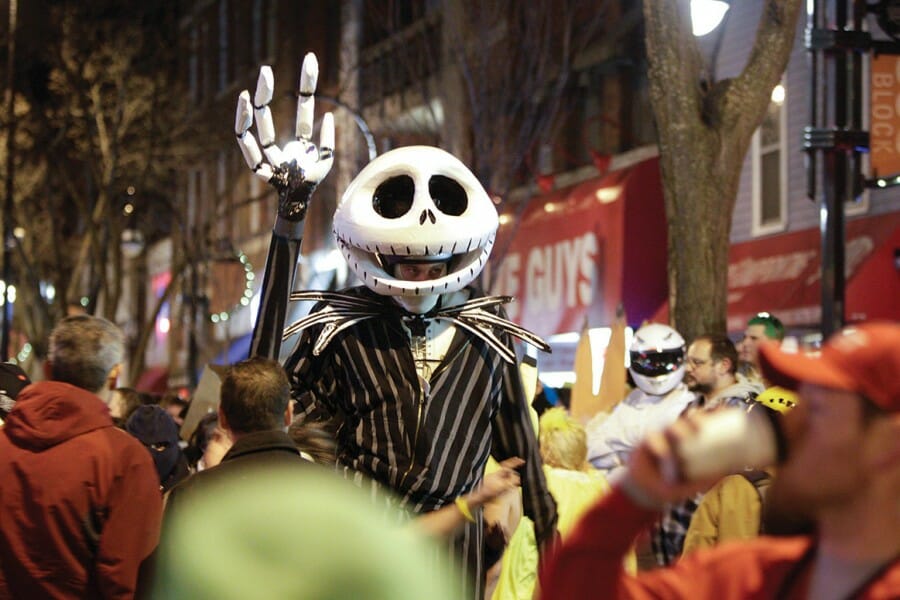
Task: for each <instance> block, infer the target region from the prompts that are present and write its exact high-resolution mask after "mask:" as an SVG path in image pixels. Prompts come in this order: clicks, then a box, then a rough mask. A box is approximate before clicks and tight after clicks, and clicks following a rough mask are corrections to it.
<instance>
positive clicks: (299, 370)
mask: <svg viewBox="0 0 900 600" xmlns="http://www.w3.org/2000/svg"><path fill="white" fill-rule="evenodd" d="M317 73H318V68H317V64H316V61H315V56H314V55H312V54H308V55H307V56H306V58H305V59H304V62H303V68H302V73H301V84H300V100H299V105H298V110H297V126H296V134H297V141H294V142H291V143H290V144H287V145H286V146H285V148H284V149H283V150H281V149H279V148H278V146H276V145H275V141H274V127H273V125H272V117H271V112H270V111H269V108H268V103H269V101H270V100H271V98H272V86H273V82H272V73H271V70H270V69H269V68H268V67H263V68H262V70H261V72H260V77H259V82H258V85H257V91H256V96H255V99H254V100H255V101H254V105H253V107H252V108H251V105H250V96H249V93H247V92H246V91H245V92H243V93H242V94H241V96H240V99H239V102H238V110H237V120H236V127H235V133H236V135H237V137H238V143H239V145H240V147H241V150H242V152H243V154H244V157H245V159H246V161H247V164H248V165H249V166H250V168H251V169H253V171H254V172H255V173H256V174H257V175H258V176H260V177H261V178H263V179H265V180H266V181H268V182H269V183H270V184H272V185H273V186H274V187H275V188H276V189H277V190H278V194H279V210H278V217H277V219H276V223H275V227H274V231H273V236H272V242H271V245H270V249H269V257H268V261H267V265H266V273H265V276H264V280H263V292H262V293H263V296H262V300H261V303H260V314H259V317H258V319H257V325H256V328H255V329H254V335H253V342H252V346H251V353H253V354H255V355H264V356H270V357H277V355H278V351H279V347H280V340H281V338H282V333H283V335H284V337H285V338H287V337H289V336H291V335H294V334H298V333H299V334H300V335H299V339H298V341H297V342H296V345H295V346H294V349H293V351H292V353H291V355H290V357H289V358H288V359H287V361H286V363H285V368H286V370H287V371H288V375H289V376H290V378H291V383H292V389H293V397H294V399H295V400H296V401H297V403H298V409H297V413H298V414H299V415H300V416H301V417H302V418H305V419H312V420H331V421H332V422H333V424H335V425H337V431H338V433H337V445H338V466H339V468H340V469H342V470H343V471H344V473H345V475H346V476H347V477H349V478H353V479H355V480H356V481H358V482H359V483H360V485H369V486H373V488H382V487H385V488H388V489H390V490H392V491H393V492H394V493H395V494H396V497H397V498H399V503H400V505H401V506H402V507H403V508H406V509H407V510H409V511H410V512H412V513H424V512H428V511H432V510H436V509H439V508H441V507H443V506H446V505H449V504H453V503H454V501H455V499H456V498H458V497H460V496H462V495H463V494H465V493H467V492H468V491H470V490H471V489H473V488H474V487H476V486H477V485H479V483H480V481H481V478H482V475H483V471H484V465H485V462H486V461H487V459H488V456H489V455H493V456H494V457H495V458H496V459H497V460H501V461H502V460H504V459H506V458H509V457H513V456H519V457H521V458H524V459H525V461H526V462H525V465H524V466H523V467H522V468H521V469H520V474H521V478H522V488H523V501H524V509H525V513H526V514H527V515H528V516H529V517H531V519H532V520H533V521H534V523H535V532H536V535H537V540H538V541H539V542H540V543H543V542H549V541H550V540H552V539H554V536H555V527H556V507H555V504H554V502H553V498H552V497H551V496H550V494H549V492H548V491H547V486H546V482H545V480H544V475H543V472H542V469H541V459H540V455H539V454H538V449H537V442H536V440H535V433H534V430H533V428H532V426H531V424H530V418H529V415H528V409H527V405H526V401H525V396H524V392H523V389H522V382H521V379H520V378H519V376H518V369H517V366H516V354H515V350H514V348H513V345H512V337H513V336H515V337H518V338H520V339H523V340H525V341H527V342H529V343H532V344H535V345H537V346H539V347H541V348H542V349H546V344H544V342H543V341H541V340H540V339H539V338H537V337H535V336H533V335H532V334H530V333H529V332H527V331H525V330H523V329H521V328H519V327H518V326H516V325H515V324H513V323H511V322H510V321H507V320H506V319H505V315H504V314H503V310H502V308H501V305H502V304H503V303H505V302H508V301H509V300H510V298H507V297H484V296H481V295H480V294H479V293H478V292H477V291H476V290H475V289H474V288H473V287H471V286H470V284H471V283H472V282H473V280H474V279H475V278H476V277H477V276H478V274H479V273H480V272H481V269H482V268H483V267H484V264H485V263H486V261H487V259H488V256H489V254H490V250H491V247H492V245H493V243H494V236H495V233H496V229H497V224H498V217H497V212H496V210H495V209H494V206H493V203H492V202H491V200H490V198H489V197H488V195H487V193H486V192H485V191H484V189H483V188H482V186H481V185H480V184H479V183H478V181H477V179H476V178H475V176H474V175H473V174H472V173H471V172H470V171H469V170H468V169H467V168H466V167H465V166H464V165H463V164H462V163H461V162H460V161H459V160H457V159H456V158H455V157H453V156H452V155H450V154H448V153H446V152H444V151H443V150H439V149H437V148H431V147H425V146H414V147H408V148H400V149H397V150H393V151H391V152H388V153H386V154H384V155H382V156H380V157H378V158H376V159H375V160H373V161H372V162H371V163H370V164H369V165H367V166H366V167H365V168H364V169H363V170H362V171H361V172H360V174H359V175H358V176H357V177H356V179H354V180H353V181H352V182H351V184H350V185H349V187H348V188H347V190H346V192H345V193H344V195H343V197H342V199H341V201H340V203H339V205H338V208H337V210H336V212H335V215H334V222H333V223H334V225H333V227H334V234H335V238H336V240H337V243H338V246H339V248H340V251H341V253H342V254H343V256H344V258H345V259H346V260H347V263H348V265H349V266H350V268H351V269H352V271H353V272H354V273H355V274H356V276H357V277H358V278H359V280H360V281H362V283H363V285H362V286H359V287H354V288H351V289H348V290H345V291H342V292H339V293H328V292H295V293H292V294H290V299H291V300H315V301H317V303H316V305H315V306H314V307H313V309H312V310H311V311H310V314H309V315H308V316H307V317H305V318H303V319H301V320H300V321H298V322H296V323H293V324H292V325H290V326H289V327H288V328H287V329H284V318H285V316H284V313H285V308H286V306H287V300H288V295H289V291H290V290H291V289H292V287H293V282H292V278H293V273H294V269H295V265H296V260H297V256H298V253H299V247H300V241H301V238H302V234H303V219H304V216H305V212H306V206H307V203H308V201H309V199H310V197H311V195H312V192H313V190H314V189H315V187H316V184H317V183H318V182H320V181H321V180H322V178H323V177H324V176H325V175H326V174H327V173H328V170H329V168H330V166H331V161H332V148H333V140H334V131H333V128H334V124H333V120H332V119H331V116H330V115H326V116H325V118H324V119H323V122H322V132H321V143H320V148H319V149H317V148H316V147H315V145H314V144H312V143H311V142H310V141H309V140H310V137H311V135H312V123H313V93H314V91H315V82H316V76H317ZM254 115H255V118H256V130H257V135H258V136H259V142H260V144H261V145H262V147H263V152H264V153H265V156H263V152H261V151H260V149H259V145H258V144H257V142H256V140H255V138H254V137H253V135H252V134H251V133H250V132H249V129H250V127H251V125H252V122H253V116H254ZM385 497H387V495H386V496H385ZM391 497H393V495H391ZM463 512H468V511H463ZM467 516H471V517H473V520H474V522H473V523H470V524H469V525H467V526H466V527H465V528H463V530H461V531H460V532H459V533H458V534H457V535H456V537H455V538H454V539H453V540H452V541H451V543H452V545H453V547H454V551H453V552H452V555H453V556H455V557H456V560H457V561H458V563H459V564H458V566H459V567H460V568H461V570H462V572H463V574H464V576H465V577H466V578H467V579H468V582H469V584H470V585H471V586H472V591H473V593H474V595H475V597H477V598H480V597H481V596H482V585H483V565H482V553H481V548H482V537H483V521H482V514H481V511H475V514H474V515H467Z"/></svg>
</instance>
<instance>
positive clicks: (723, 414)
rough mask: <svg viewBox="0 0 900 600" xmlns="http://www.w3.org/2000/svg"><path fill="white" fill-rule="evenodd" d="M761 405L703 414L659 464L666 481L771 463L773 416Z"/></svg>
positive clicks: (774, 454) (775, 449)
mask: <svg viewBox="0 0 900 600" xmlns="http://www.w3.org/2000/svg"><path fill="white" fill-rule="evenodd" d="M770 412H771V411H768V410H766V409H765V408H764V407H762V406H759V407H754V409H753V410H750V411H747V410H746V409H743V408H725V409H721V410H718V411H716V412H713V413H710V414H709V415H704V416H703V418H702V419H701V420H700V421H699V428H698V429H697V430H696V431H694V432H692V434H690V435H688V436H687V437H684V438H680V439H679V441H678V442H677V444H676V446H675V448H673V451H674V453H673V457H672V459H671V460H667V461H664V462H663V464H662V465H661V469H662V473H663V477H665V478H666V479H667V480H668V481H670V482H676V481H695V480H699V479H708V478H713V477H724V476H725V475H729V474H732V473H739V472H741V471H743V470H744V469H748V468H756V469H758V468H763V467H768V466H770V465H774V464H775V463H776V461H777V460H778V457H779V438H780V433H779V431H778V422H777V418H776V417H775V416H774V413H773V414H769V413H770Z"/></svg>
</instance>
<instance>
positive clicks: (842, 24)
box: [803, 0, 900, 338]
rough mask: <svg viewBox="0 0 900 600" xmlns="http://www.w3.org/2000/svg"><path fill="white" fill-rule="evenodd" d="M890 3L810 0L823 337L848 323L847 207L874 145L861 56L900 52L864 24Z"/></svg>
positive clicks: (807, 135)
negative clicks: (864, 158) (865, 126)
mask: <svg viewBox="0 0 900 600" xmlns="http://www.w3.org/2000/svg"><path fill="white" fill-rule="evenodd" d="M890 4H892V0H881V2H880V3H879V4H878V5H877V6H876V5H871V6H870V5H868V4H867V2H866V1H865V0H811V1H810V2H807V21H806V23H807V24H806V49H807V51H808V52H809V65H810V96H809V102H810V105H809V110H810V121H811V125H810V126H807V127H806V128H804V130H803V147H804V150H805V151H806V154H807V159H806V167H807V196H809V198H810V199H811V200H817V201H818V203H819V232H820V234H821V240H822V241H821V252H822V279H821V282H822V336H823V338H827V337H828V336H830V335H831V334H832V333H834V332H835V331H837V330H839V329H840V328H841V327H843V325H844V289H845V283H846V282H845V276H844V266H845V256H844V246H845V232H844V206H845V204H846V202H847V201H849V200H852V199H854V198H856V197H857V196H859V195H860V194H861V193H862V192H863V189H864V186H865V185H866V178H865V176H864V175H863V173H862V155H863V153H867V152H868V151H869V146H870V143H869V132H868V131H867V130H864V129H863V122H862V121H863V119H862V115H863V105H862V101H863V96H864V94H863V89H864V88H863V85H864V82H863V57H864V55H866V54H868V53H869V52H871V51H875V52H878V53H882V54H900V44H898V43H897V42H896V41H884V40H873V39H872V35H871V34H870V33H869V32H868V31H866V30H864V28H863V25H864V23H863V21H864V19H865V17H866V15H867V14H868V12H870V11H872V12H877V11H880V10H887V8H889V6H888V5H890ZM819 166H821V171H819V169H818V167H819ZM820 175H821V179H820ZM820 183H821V190H820V189H819V184H820Z"/></svg>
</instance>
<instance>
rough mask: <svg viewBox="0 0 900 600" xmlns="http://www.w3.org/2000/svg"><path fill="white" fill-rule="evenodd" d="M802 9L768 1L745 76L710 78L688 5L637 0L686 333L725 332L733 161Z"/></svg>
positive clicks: (673, 317) (678, 321)
mask: <svg viewBox="0 0 900 600" xmlns="http://www.w3.org/2000/svg"><path fill="white" fill-rule="evenodd" d="M800 7H801V2H800V0H766V2H765V4H764V6H763V7H762V11H761V17H760V22H759V27H758V29H757V33H756V40H755V43H754V47H753V48H752V50H751V51H750V54H749V59H748V62H747V65H746V66H745V68H744V70H743V72H742V73H741V74H740V75H739V76H738V77H736V78H734V79H728V80H722V81H719V82H714V81H710V80H709V74H708V73H709V71H708V69H707V68H706V65H705V64H704V61H703V59H702V57H701V55H700V51H699V49H698V46H697V42H696V39H695V38H694V36H693V34H692V32H691V26H690V23H691V21H690V15H689V3H688V2H687V1H683V0H644V18H645V23H646V36H647V37H646V41H647V59H648V62H649V73H648V77H649V81H650V100H651V103H652V106H653V112H654V115H655V117H656V125H657V129H658V133H659V150H660V167H661V169H662V181H663V188H664V192H665V199H666V217H667V219H668V234H669V246H668V249H669V315H670V321H671V323H672V326H673V327H675V328H676V329H677V330H678V331H679V332H681V334H682V335H683V336H684V337H685V339H688V340H690V339H693V338H694V337H696V336H698V335H701V334H705V333H725V332H726V314H727V308H728V296H727V294H728V248H729V234H730V230H731V218H732V213H733V211H734V203H735V200H736V198H737V191H738V181H739V178H740V174H741V167H742V165H743V160H744V156H745V155H746V153H747V149H748V148H749V146H750V140H751V139H752V136H753V132H754V131H755V130H756V128H757V127H758V126H759V124H760V123H761V122H762V119H763V117H764V115H765V111H766V108H767V107H768V105H769V102H770V97H771V92H772V88H773V87H774V86H775V84H777V83H778V81H779V79H780V77H781V74H782V73H783V72H784V69H785V66H786V65H787V61H788V58H789V57H790V52H791V49H792V47H793V43H794V36H795V33H796V25H797V16H798V14H799V11H800Z"/></svg>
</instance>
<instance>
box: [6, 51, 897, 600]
mask: <svg viewBox="0 0 900 600" xmlns="http://www.w3.org/2000/svg"><path fill="white" fill-rule="evenodd" d="M317 77H318V63H317V61H316V58H315V56H314V55H313V54H308V55H307V56H306V57H305V58H304V61H303V66H302V68H301V76H300V87H299V93H298V106H297V119H296V123H295V138H296V139H295V140H294V141H292V142H290V143H288V144H286V145H285V146H284V147H283V148H281V147H279V146H278V145H277V144H276V141H275V131H276V129H275V127H274V123H273V120H272V111H271V110H270V109H269V106H268V105H269V103H270V102H271V100H272V98H273V92H274V81H273V78H272V71H271V69H270V68H269V67H265V66H264V67H262V68H261V70H260V76H259V79H258V82H257V88H256V93H255V95H254V96H253V99H252V100H251V96H250V94H249V92H247V91H244V92H242V93H241V94H240V96H239V100H238V106H237V113H236V116H235V122H234V134H235V136H236V139H237V141H238V145H239V147H240V150H241V152H242V154H243V156H244V159H245V161H246V163H247V166H248V167H249V168H250V169H251V171H252V172H253V173H254V175H255V176H257V177H259V178H260V179H262V180H264V181H266V182H267V183H268V184H270V185H271V186H273V188H274V189H275V191H276V192H277V195H278V208H277V216H276V219H275V225H274V227H273V230H272V238H271V242H270V247H269V255H268V260H267V262H266V268H265V271H264V273H263V277H262V286H261V293H260V302H259V306H260V308H259V313H258V317H257V320H256V324H255V326H254V331H253V334H252V336H251V349H250V355H251V358H248V359H247V360H244V361H241V362H238V363H236V364H234V365H230V366H228V367H227V368H225V369H224V370H216V371H215V373H216V376H218V377H220V383H221V385H220V393H219V398H218V404H217V410H215V411H214V412H211V413H209V414H204V415H192V414H190V410H191V407H189V406H188V405H187V402H186V401H183V400H180V399H178V398H175V397H167V398H166V399H165V400H162V401H159V402H157V401H155V400H154V399H151V398H148V397H146V396H145V395H142V394H141V393H140V392H137V391H134V390H128V389H123V388H117V380H118V376H119V373H120V371H121V369H122V366H123V361H124V341H123V335H122V332H121V331H120V330H119V329H118V328H117V327H116V326H115V325H113V324H112V323H110V322H108V321H106V320H104V319H101V318H97V317H93V316H87V315H80V316H71V317H67V318H65V319H63V320H62V321H61V322H59V323H58V324H57V326H56V327H55V328H54V330H53V332H52V334H51V336H50V339H49V342H48V348H49V351H48V355H47V357H46V362H45V363H44V374H43V375H44V376H43V378H42V380H41V381H37V382H35V383H31V384H29V383H28V381H27V376H25V374H24V373H22V372H19V371H17V370H16V369H14V368H12V367H8V368H7V367H4V368H3V370H0V376H2V378H3V379H2V380H0V388H3V390H2V391H3V393H2V394H0V411H2V412H0V418H2V419H3V421H4V424H3V426H2V427H0V598H7V597H9V598H29V599H30V598H132V597H150V598H216V599H223V598H225V599H227V598H257V597H258V598H300V599H303V598H309V599H313V598H316V599H319V598H348V599H350V598H352V599H355V598H374V599H385V600H387V599H401V600H402V599H405V598H410V599H412V598H435V599H438V600H440V599H442V598H448V599H449V598H473V599H476V600H482V599H485V600H487V599H491V598H492V599H496V600H503V599H506V598H544V599H548V598H549V599H554V598H565V599H571V598H726V599H728V598H798V599H799V598H814V599H816V600H819V599H824V600H837V599H843V598H872V599H874V598H882V599H886V598H898V597H900V504H898V499H900V325H898V324H893V323H864V324H860V325H857V326H852V327H848V328H846V329H844V330H842V331H841V332H839V333H838V334H836V335H834V336H833V337H832V338H830V339H829V340H827V341H826V342H825V344H824V345H823V347H822V348H821V350H820V351H819V352H818V353H817V354H805V353H801V352H799V351H798V348H796V344H794V345H793V346H787V345H786V346H782V344H780V343H779V342H780V340H781V339H782V338H783V337H784V333H785V332H784V327H783V326H782V324H781V322H780V321H779V320H778V319H777V318H775V317H774V316H773V315H771V314H768V313H760V314H759V315H757V316H755V317H754V318H753V319H751V320H750V321H749V322H748V323H747V328H746V331H745V332H744V336H743V338H742V339H741V340H740V342H739V343H738V344H737V345H735V344H734V343H733V342H732V341H731V339H730V338H728V337H726V336H723V335H721V334H720V332H709V334H708V335H700V336H696V337H695V338H694V339H690V340H685V339H684V337H683V336H682V335H681V334H679V332H678V331H676V330H675V329H673V328H672V327H669V326H667V325H662V324H646V325H644V326H642V327H641V328H639V329H638V330H637V331H636V332H635V335H634V342H633V343H632V345H631V347H630V348H629V359H630V361H629V367H628V371H627V372H628V375H629V376H630V379H631V381H632V383H633V389H632V390H629V391H627V392H626V393H623V394H621V395H622V396H623V397H614V398H611V399H610V398H604V401H603V402H598V403H596V407H597V410H595V411H594V410H586V409H585V406H583V405H582V404H581V403H582V402H583V401H584V398H583V397H582V394H578V395H576V394H574V393H573V394H572V395H571V396H568V397H569V398H570V399H571V402H573V403H577V404H578V405H579V410H577V411H576V410H573V409H572V408H573V407H572V406H568V407H567V406H565V405H564V404H563V403H561V402H560V401H559V400H560V399H562V398H565V397H567V395H566V394H554V393H550V390H545V391H544V393H542V394H540V397H537V395H536V393H535V390H536V388H537V387H538V385H537V379H536V375H535V372H536V370H535V369H534V368H531V367H533V366H534V365H533V364H532V365H529V364H528V363H527V361H525V360H522V361H521V364H520V361H519V360H518V359H517V357H518V356H521V354H522V352H520V350H521V348H517V346H516V344H517V342H516V341H515V340H519V341H520V342H522V343H528V344H530V345H532V346H533V347H536V348H538V349H543V350H547V349H549V346H548V345H547V344H546V343H545V342H544V341H543V340H541V339H540V338H539V337H537V336H536V335H534V334H532V333H531V332H529V331H527V330H525V329H523V328H522V327H520V326H519V325H517V324H516V323H513V322H512V321H510V320H509V319H508V318H507V315H506V313H505V312H504V309H503V305H504V304H506V303H508V302H509V301H510V298H509V297H504V296H485V295H484V294H483V293H482V292H481V291H480V290H479V289H477V288H476V287H475V286H474V285H471V284H473V282H474V281H475V278H476V277H477V276H478V274H479V273H480V271H481V269H482V268H483V267H484V265H485V263H486V262H487V258H488V255H489V254H490V251H491V248H492V247H493V243H494V240H495V236H496V233H497V229H498V227H499V217H498V215H497V213H496V208H495V207H494V204H493V202H492V200H491V196H490V195H489V194H488V193H487V191H486V190H485V189H484V188H483V187H482V186H481V184H480V183H479V182H478V179H477V178H476V177H475V175H474V174H473V173H472V172H471V171H470V170H469V169H468V168H467V167H466V166H465V165H464V164H463V163H462V162H461V161H459V159H457V158H456V157H454V156H452V155H450V154H448V153H447V152H445V151H443V150H440V149H438V148H433V147H427V146H410V147H405V148H396V149H394V150H391V151H389V152H386V153H384V154H382V155H380V156H378V157H377V158H375V159H374V160H372V161H371V162H370V163H369V164H368V165H367V166H366V167H365V168H364V169H363V170H362V171H361V172H360V173H359V174H358V175H357V177H356V178H354V180H353V181H351V182H350V184H349V185H348V187H347V189H346V190H345V192H344V194H343V196H342V198H341V200H340V202H339V204H338V206H337V209H336V211H335V213H334V218H333V227H334V233H335V239H336V241H337V243H338V245H339V247H340V249H341V253H342V255H343V256H344V257H345V258H346V260H347V264H348V267H349V268H350V269H351V270H352V271H353V273H354V274H355V276H356V277H357V279H358V281H359V282H360V285H358V286H356V287H352V288H349V289H346V290H343V291H340V292H321V291H312V290H308V291H295V290H294V289H293V284H294V274H295V272H296V264H297V258H298V255H299V251H300V246H301V242H302V238H303V233H304V228H305V225H304V220H305V215H306V212H307V208H308V206H309V202H310V201H311V200H312V196H313V192H314V190H315V189H316V186H317V185H318V184H319V183H320V182H321V181H322V179H323V178H324V177H325V176H326V175H327V174H328V172H329V170H330V168H331V164H332V161H333V159H334V141H335V135H334V133H335V132H334V122H333V119H332V118H331V116H330V115H327V114H326V115H325V116H324V117H323V119H322V127H321V131H320V137H321V142H320V145H319V147H317V146H316V145H315V144H313V143H312V141H311V135H312V131H313V124H314V94H315V87H316V80H317ZM254 121H255V122H256V136H254V135H253V133H252V132H251V131H250V129H251V127H252V125H253V123H254ZM257 138H258V139H257ZM289 300H311V301H315V302H316V304H315V306H314V307H313V309H312V310H311V311H310V313H309V314H308V315H307V316H305V317H303V318H301V319H300V320H299V321H297V322H295V323H293V324H291V325H288V326H287V327H284V323H285V318H286V310H285V309H286V306H287V303H288V301H289ZM615 327H616V328H618V329H619V330H620V331H621V332H622V335H624V319H619V320H618V321H617V323H616V325H615ZM294 334H298V335H297V339H296V341H295V345H294V348H293V350H292V351H291V352H290V355H289V357H288V358H287V360H286V361H285V363H284V365H281V364H279V363H278V362H276V361H275V360H272V359H273V358H274V357H277V356H279V355H280V345H281V342H282V340H283V339H286V338H288V337H291V336H293V335H294ZM619 337H620V336H619V334H616V339H619ZM622 339H624V337H623V338H622ZM623 346H624V344H623ZM623 354H624V353H623ZM623 358H624V356H623ZM616 360H617V358H616V357H614V356H613V357H608V360H607V361H606V364H607V366H606V367H605V368H604V370H603V372H604V377H606V376H607V374H609V377H612V376H613V374H615V376H616V384H615V385H610V386H607V387H604V390H616V393H615V394H614V395H615V396H619V395H620V394H619V393H618V391H619V390H623V391H624V386H623V385H621V382H622V380H623V378H622V377H621V376H622V374H623V373H624V372H625V362H624V360H623V361H622V363H621V366H620V367H619V366H618V365H616V367H613V366H612V365H614V362H613V361H616ZM576 396H577V397H578V398H577V400H576ZM553 399H556V402H555V403H554V402H553ZM197 406H198V407H199V406H200V403H199V402H198V403H197ZM591 406H594V404H592V405H591ZM186 413H187V414H186ZM193 417H198V418H193ZM187 422H190V423H191V424H192V425H193V423H196V426H195V427H193V429H191V430H190V431H187V430H183V425H184V423H187ZM185 438H187V439H185ZM762 533H764V534H765V535H763V536H761V537H760V535H761V534H762ZM746 538H751V539H749V540H748V539H746Z"/></svg>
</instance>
